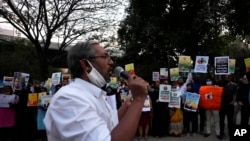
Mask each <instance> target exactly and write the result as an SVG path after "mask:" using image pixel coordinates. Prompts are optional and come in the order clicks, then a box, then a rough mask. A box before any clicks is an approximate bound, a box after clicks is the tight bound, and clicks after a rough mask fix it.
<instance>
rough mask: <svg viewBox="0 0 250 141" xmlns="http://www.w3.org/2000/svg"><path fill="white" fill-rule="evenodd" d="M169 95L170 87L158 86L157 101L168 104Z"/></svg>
mask: <svg viewBox="0 0 250 141" xmlns="http://www.w3.org/2000/svg"><path fill="white" fill-rule="evenodd" d="M170 94H171V85H163V84H160V88H159V101H160V102H169V101H170Z"/></svg>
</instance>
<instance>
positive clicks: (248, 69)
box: [244, 58, 250, 72]
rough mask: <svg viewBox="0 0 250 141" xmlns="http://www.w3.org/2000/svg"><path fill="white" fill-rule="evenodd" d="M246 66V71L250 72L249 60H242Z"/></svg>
mask: <svg viewBox="0 0 250 141" xmlns="http://www.w3.org/2000/svg"><path fill="white" fill-rule="evenodd" d="M244 61H245V65H246V71H247V72H248V71H250V58H246V59H244Z"/></svg>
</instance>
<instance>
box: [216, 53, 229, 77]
mask: <svg viewBox="0 0 250 141" xmlns="http://www.w3.org/2000/svg"><path fill="white" fill-rule="evenodd" d="M214 66H215V75H228V74H229V57H228V56H221V57H215V59H214Z"/></svg>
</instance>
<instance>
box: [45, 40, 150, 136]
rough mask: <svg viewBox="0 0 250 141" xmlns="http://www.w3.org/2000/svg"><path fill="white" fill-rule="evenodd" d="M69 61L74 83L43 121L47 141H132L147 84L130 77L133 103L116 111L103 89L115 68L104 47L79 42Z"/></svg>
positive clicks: (53, 102)
mask: <svg viewBox="0 0 250 141" xmlns="http://www.w3.org/2000/svg"><path fill="white" fill-rule="evenodd" d="M67 60H68V68H69V70H70V72H71V76H72V78H73V81H72V82H71V83H70V84H68V85H66V86H64V87H62V88H60V89H59V90H58V91H57V93H56V94H55V95H54V96H53V98H52V99H51V101H50V106H49V107H48V109H47V112H46V115H45V118H44V125H45V127H46V131H47V137H48V141H111V140H112V141H131V140H133V138H134V136H135V133H136V130H137V126H138V123H139V119H140V116H141V111H142V108H143V105H144V100H145V98H146V96H147V92H148V90H147V88H148V83H147V82H146V81H145V80H143V79H142V78H141V77H139V76H136V75H130V76H129V77H128V81H127V82H128V87H129V89H130V90H131V92H132V96H133V101H129V100H127V101H126V102H125V103H123V105H122V106H121V107H120V108H119V110H118V111H117V109H113V108H112V107H111V106H110V104H109V103H108V102H107V100H106V99H107V94H106V92H105V91H104V90H103V89H102V88H103V87H105V85H106V83H107V82H108V81H109V79H110V76H111V74H112V70H113V67H112V66H113V65H114V62H113V60H112V59H111V58H110V56H109V55H108V53H107V52H106V51H105V50H104V48H103V47H102V46H101V45H100V44H99V43H98V42H96V41H87V42H78V43H77V44H76V45H75V46H73V47H72V48H71V49H70V50H69V51H68V58H67Z"/></svg>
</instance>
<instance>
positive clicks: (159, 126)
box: [149, 81, 169, 137]
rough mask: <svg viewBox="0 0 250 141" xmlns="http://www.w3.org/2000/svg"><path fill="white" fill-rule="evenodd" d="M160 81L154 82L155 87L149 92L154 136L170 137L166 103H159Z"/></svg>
mask: <svg viewBox="0 0 250 141" xmlns="http://www.w3.org/2000/svg"><path fill="white" fill-rule="evenodd" d="M159 86H160V81H154V85H153V86H152V87H151V91H150V92H149V95H150V98H151V100H152V109H153V116H152V135H153V136H155V137H164V136H166V135H168V130H169V111H168V109H167V108H168V107H167V106H168V104H167V103H166V102H160V101H159Z"/></svg>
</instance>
